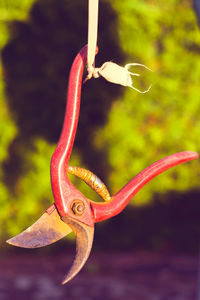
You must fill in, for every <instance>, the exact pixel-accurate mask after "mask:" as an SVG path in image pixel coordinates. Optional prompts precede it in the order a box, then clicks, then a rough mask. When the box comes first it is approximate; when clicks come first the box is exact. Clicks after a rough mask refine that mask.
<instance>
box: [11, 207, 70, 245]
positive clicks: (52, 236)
mask: <svg viewBox="0 0 200 300" xmlns="http://www.w3.org/2000/svg"><path fill="white" fill-rule="evenodd" d="M70 232H72V229H71V227H70V226H68V225H67V224H65V223H64V222H63V221H62V220H61V218H60V216H59V214H58V212H57V210H56V208H55V205H52V206H50V208H49V209H48V210H47V211H46V212H45V213H44V214H43V215H42V216H41V217H40V218H39V219H38V220H37V221H36V222H35V223H34V224H33V225H32V226H30V227H28V228H27V229H26V230H25V231H23V232H22V233H20V234H18V235H16V236H15V237H13V238H11V239H9V240H8V241H7V243H8V244H11V245H13V246H17V247H22V248H39V247H44V246H47V245H49V244H52V243H55V242H56V241H58V240H60V239H62V238H63V237H64V236H66V235H68V234H69V233H70Z"/></svg>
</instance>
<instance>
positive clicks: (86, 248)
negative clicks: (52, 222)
mask: <svg viewBox="0 0 200 300" xmlns="http://www.w3.org/2000/svg"><path fill="white" fill-rule="evenodd" d="M63 221H64V222H66V223H67V224H68V225H69V226H71V228H72V230H73V231H74V233H75V235H76V255H75V258H74V261H73V263H72V266H71V268H70V270H69V272H68V273H67V275H66V276H65V277H64V279H63V281H62V284H65V283H67V282H68V281H70V280H71V279H72V278H73V277H74V276H75V275H76V274H77V273H78V272H79V271H80V270H81V269H82V267H83V266H84V264H85V262H86V261H87V259H88V256H89V255H90V251H91V248H92V244H93V238H94V227H92V226H88V225H86V224H83V223H81V222H78V221H77V220H74V219H71V218H68V217H65V218H63Z"/></svg>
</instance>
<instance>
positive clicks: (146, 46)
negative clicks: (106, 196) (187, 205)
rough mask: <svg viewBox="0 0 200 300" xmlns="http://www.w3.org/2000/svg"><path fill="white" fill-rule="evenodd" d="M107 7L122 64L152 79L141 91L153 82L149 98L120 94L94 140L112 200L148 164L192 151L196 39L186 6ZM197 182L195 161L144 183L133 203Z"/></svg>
mask: <svg viewBox="0 0 200 300" xmlns="http://www.w3.org/2000/svg"><path fill="white" fill-rule="evenodd" d="M112 3H113V8H114V9H115V10H116V11H117V14H118V17H119V35H120V42H121V46H122V48H123V50H124V51H125V53H126V54H127V60H126V63H128V62H139V63H143V64H146V65H147V66H148V67H150V68H151V69H153V70H154V72H155V74H156V75H155V74H154V75H152V74H151V73H150V72H148V73H145V74H144V75H143V78H142V79H141V80H140V81H138V79H135V85H137V84H141V85H142V86H148V84H149V82H151V81H152V80H153V87H152V89H151V90H150V92H149V93H148V94H144V95H140V94H137V93H136V92H133V91H132V90H131V89H126V90H125V91H124V97H123V98H122V99H121V98H120V99H117V100H116V102H115V103H113V105H112V109H111V111H110V114H109V120H108V123H107V124H106V126H105V127H104V128H102V129H101V130H99V132H98V133H97V134H96V139H95V144H96V146H97V147H98V148H99V149H105V147H106V149H107V152H108V153H109V162H110V164H111V168H112V172H111V173H110V176H109V185H110V187H111V188H112V191H113V192H114V193H115V192H117V191H118V189H119V187H122V186H123V185H124V184H126V183H127V181H129V180H130V179H131V178H132V177H133V176H135V175H136V174H137V173H138V172H139V171H141V170H142V169H144V168H145V167H147V166H148V165H149V164H151V163H153V162H154V161H156V160H158V159H160V158H162V157H164V156H167V155H169V154H172V153H174V152H179V151H184V150H194V151H197V152H198V151H199V149H200V140H199V135H200V126H199V113H200V105H199V104H200V97H199V71H200V60H199V49H200V48H199V46H200V32H199V30H198V28H197V24H196V19H195V16H194V12H193V10H192V7H191V6H190V2H189V1H178V0H174V1H170V2H169V1H167V2H163V1H160V2H159V1H151V2H149V1H131V0H130V1H123V2H121V1H118V0H116V1H112ZM155 77H156V78H155ZM114 88H115V87H114V86H113V89H114ZM198 175H199V163H198V161H194V162H191V163H188V164H185V165H182V166H178V167H176V168H174V169H173V170H172V171H168V172H167V173H166V174H163V175H161V176H159V178H157V179H155V180H154V181H153V182H151V183H149V184H148V186H147V187H145V188H144V189H143V190H142V191H141V192H140V193H139V194H138V195H137V196H135V197H134V202H136V203H138V204H142V203H146V202H147V201H149V200H151V199H152V197H153V196H154V193H166V192H167V191H169V190H178V191H183V190H186V189H192V188H194V187H196V188H197V187H199V178H198Z"/></svg>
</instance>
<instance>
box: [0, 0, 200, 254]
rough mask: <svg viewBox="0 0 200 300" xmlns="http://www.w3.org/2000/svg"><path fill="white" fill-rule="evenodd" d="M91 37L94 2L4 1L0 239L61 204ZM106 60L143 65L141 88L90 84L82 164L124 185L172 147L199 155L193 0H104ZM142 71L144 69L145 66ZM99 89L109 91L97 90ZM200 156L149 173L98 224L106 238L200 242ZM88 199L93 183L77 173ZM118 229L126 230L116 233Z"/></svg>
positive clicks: (105, 243) (199, 67) (162, 244)
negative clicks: (80, 64)
mask: <svg viewBox="0 0 200 300" xmlns="http://www.w3.org/2000/svg"><path fill="white" fill-rule="evenodd" d="M86 42H87V1H86V0H85V1H83V0H76V1H70V0H62V1H61V0H60V1H57V0H40V1H34V0H0V48H1V65H0V204H1V209H0V236H1V238H0V239H1V241H2V242H3V241H4V240H5V239H6V238H7V237H10V236H12V235H15V234H17V233H19V232H20V231H21V230H23V229H24V228H26V227H27V226H29V225H30V224H31V223H33V222H34V221H35V220H36V219H37V218H38V217H39V216H40V215H41V214H42V213H43V212H44V210H45V209H46V208H47V207H48V206H49V205H50V204H51V203H52V202H53V196H52V193H51V187H50V174H49V171H50V169H49V166H50V159H51V155H52V153H53V151H54V149H55V147H56V143H57V141H58V139H59V135H60V131H61V128H62V122H63V118H64V110H65V104H66V103H65V96H66V89H67V81H68V74H69V70H70V66H71V64H72V61H73V59H74V57H75V56H76V54H77V52H78V51H79V50H80V48H81V47H82V46H83V45H84V44H86ZM98 45H99V48H100V52H99V54H98V56H97V57H96V65H97V66H100V65H101V64H102V63H104V62H105V61H109V60H111V61H114V62H116V63H118V64H121V65H124V64H126V63H130V62H137V63H141V64H145V65H147V66H148V67H149V68H151V69H152V70H153V71H154V72H153V73H151V72H147V71H145V72H144V71H143V70H142V69H140V71H142V76H141V77H140V78H134V85H135V86H136V87H137V88H141V89H144V88H146V87H147V86H148V85H149V84H150V83H151V82H153V87H152V89H151V90H150V92H149V93H147V94H139V93H136V92H135V91H133V90H131V89H129V88H124V87H119V86H116V85H113V84H110V83H108V82H106V81H105V80H104V79H101V78H100V79H92V80H90V81H88V82H87V83H86V84H85V85H84V86H83V91H82V104H81V112H80V121H79V127H78V132H77V136H76V141H75V145H74V150H73V154H72V158H71V162H70V164H71V165H78V166H81V167H85V168H87V169H89V170H91V171H93V172H94V173H95V174H97V175H98V176H99V177H100V178H101V179H102V180H103V181H104V182H105V183H106V184H107V186H108V189H109V190H110V192H111V194H114V193H116V192H117V191H118V190H119V189H120V188H121V187H122V186H124V185H125V184H126V183H127V182H128V181H129V180H130V179H131V178H132V177H134V176H135V175H136V174H137V173H138V172H140V171H141V170H142V169H144V168H145V167H147V166H148V165H149V164H151V163H153V162H155V161H156V160H158V159H161V158H163V157H165V156H167V155H170V154H172V153H175V152H179V151H184V150H193V151H197V152H200V138H199V136H200V122H199V114H200V31H199V29H198V26H197V20H196V18H195V13H194V10H193V5H192V3H191V1H189V0H170V1H164V0H162V1H161V0H155V1H154V0H134V1H133V0H125V1H119V0H113V1H111V0H100V12H99V35H98ZM134 71H139V69H136V68H135V69H134ZM97 91H98V92H97ZM199 176H200V164H199V161H197V160H196V161H193V162H189V163H186V164H183V165H181V166H178V167H176V168H174V169H172V170H170V171H167V172H166V173H164V174H162V175H160V176H159V177H158V178H156V179H154V180H153V181H152V182H150V183H149V184H148V185H147V186H146V187H145V188H143V190H142V191H140V192H139V193H138V194H137V195H136V196H135V197H134V199H133V200H132V202H131V203H130V205H129V207H128V208H127V209H126V210H125V211H124V212H123V213H122V214H121V215H120V216H118V217H115V218H114V219H112V220H109V221H107V222H104V223H102V224H100V225H98V230H97V233H96V234H97V237H96V240H97V242H96V247H99V248H105V247H107V248H109V247H110V248H112V249H113V248H114V247H116V248H120V247H121V248H123V249H130V248H135V249H137V248H145V249H157V250H160V249H175V250H176V249H178V250H182V251H197V248H198V244H199V236H200V199H199V198H200V184H199ZM71 180H72V181H73V183H74V184H75V185H76V186H77V187H78V188H79V189H80V190H81V191H82V192H83V193H84V194H85V195H86V196H87V197H89V198H91V199H92V200H98V199H97V196H96V194H95V193H94V192H92V191H91V190H90V189H89V188H88V187H87V186H86V185H85V184H84V183H82V182H81V181H79V180H78V179H76V178H74V177H71ZM116 231H117V232H118V237H117V239H116V236H113V234H112V233H113V232H116Z"/></svg>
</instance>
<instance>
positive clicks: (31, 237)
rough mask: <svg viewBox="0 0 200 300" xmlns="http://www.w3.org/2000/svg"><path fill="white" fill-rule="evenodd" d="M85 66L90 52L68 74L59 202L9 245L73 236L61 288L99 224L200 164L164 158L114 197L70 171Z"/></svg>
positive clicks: (57, 172)
mask: <svg viewBox="0 0 200 300" xmlns="http://www.w3.org/2000/svg"><path fill="white" fill-rule="evenodd" d="M96 52H97V51H96ZM86 61H87V46H85V47H83V48H82V49H81V51H80V52H79V53H78V55H77V56H76V58H75V60H74V62H73V65H72V68H71V71H70V76H69V85H68V94H67V107H66V112H65V119H64V125H63V129H62V133H61V137H60V140H59V142H58V145H57V147H56V149H55V152H54V154H53V156H52V160H51V184H52V191H53V195H54V199H55V202H54V204H53V205H51V206H50V207H49V208H48V209H47V210H46V211H45V213H44V214H43V215H42V216H41V217H40V218H39V219H38V220H37V221H36V222H35V223H34V224H33V225H32V226H30V227H29V228H27V229H26V230H25V231H23V232H22V233H20V234H18V235H17V236H15V237H13V238H11V239H10V240H8V241H7V242H8V243H9V244H12V245H15V246H19V247H24V248H38V247H43V246H47V245H49V244H52V243H54V242H56V241H58V240H60V239H61V238H63V237H64V236H66V235H68V234H69V233H70V232H71V231H74V233H75V235H76V256H75V259H74V261H73V264H72V266H71V268H70V270H69V272H68V274H67V275H66V276H65V278H64V280H63V282H62V283H63V284H64V283H66V282H68V281H69V280H71V279H72V278H73V277H74V276H75V275H76V274H77V273H78V272H79V271H80V270H81V268H82V267H83V266H84V264H85V262H86V260H87V258H88V256H89V254H90V251H91V248H92V243H93V238H94V224H95V223H96V222H100V221H102V220H106V219H109V218H111V217H113V216H115V215H117V214H119V213H120V212H121V211H122V210H123V209H124V208H125V207H126V205H127V204H128V202H129V201H130V200H131V199H132V198H133V196H134V195H135V194H136V193H137V192H138V191H139V190H140V189H141V188H142V187H143V186H144V185H145V184H147V183H148V182H149V181H150V180H152V179H153V178H154V177H155V176H157V175H159V174H160V173H162V172H164V171H166V170H168V169H169V168H172V167H174V166H176V165H178V164H181V163H183V162H186V161H189V160H193V159H196V158H198V154H197V153H196V152H193V151H185V152H179V153H176V154H173V155H170V156H168V157H165V158H163V159H161V160H159V161H157V162H155V163H153V164H152V165H150V166H149V167H147V168H146V169H144V170H143V171H142V172H140V173H139V174H138V175H137V176H136V177H134V178H133V179H132V180H131V181H130V182H129V183H127V184H126V185H125V186H124V187H123V188H122V189H121V190H120V191H119V192H118V193H117V194H115V195H114V196H112V197H111V196H110V195H109V193H108V191H107V189H106V187H105V185H104V184H103V183H102V181H101V180H100V179H99V178H98V177H97V176H96V175H94V174H93V173H91V172H89V171H87V170H84V169H80V168H76V167H70V166H69V159H70V156H71V152H72V148H73V144H74V139H75V135H76V130H77V125H78V119H79V108H80V99H81V86H82V77H83V70H84V66H85V64H86ZM68 172H71V173H73V172H74V174H76V175H77V176H79V177H81V178H83V179H84V180H85V181H86V182H87V183H88V184H89V185H90V186H91V187H92V188H93V189H95V191H96V192H97V193H99V194H100V195H101V196H102V197H103V199H104V200H105V201H106V202H93V201H91V200H90V199H87V198H86V197H85V196H84V195H83V194H82V193H81V192H80V191H79V190H78V189H77V188H75V186H74V185H73V184H72V183H71V182H70V180H69V178H68Z"/></svg>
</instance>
